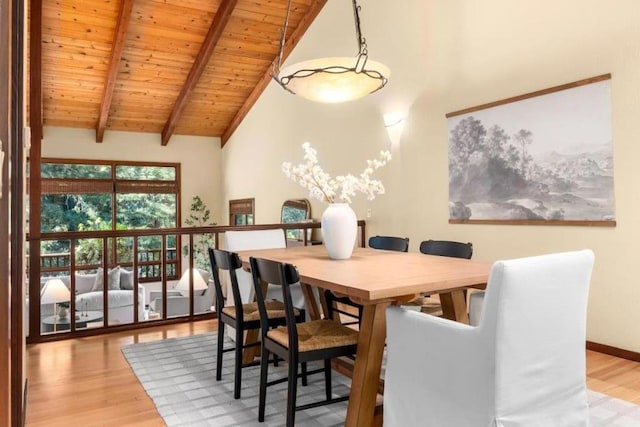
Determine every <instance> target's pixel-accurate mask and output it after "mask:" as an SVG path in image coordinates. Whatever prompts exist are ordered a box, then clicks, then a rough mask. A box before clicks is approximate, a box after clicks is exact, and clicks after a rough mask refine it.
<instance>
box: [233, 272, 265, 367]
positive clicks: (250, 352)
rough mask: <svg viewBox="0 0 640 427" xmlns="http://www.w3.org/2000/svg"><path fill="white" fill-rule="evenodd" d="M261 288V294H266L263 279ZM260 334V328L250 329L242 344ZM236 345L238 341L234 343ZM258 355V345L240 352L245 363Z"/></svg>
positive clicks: (248, 342) (256, 338) (252, 340)
mask: <svg viewBox="0 0 640 427" xmlns="http://www.w3.org/2000/svg"><path fill="white" fill-rule="evenodd" d="M260 286H261V288H262V295H267V288H268V287H269V284H268V283H267V282H265V281H262V282H261V283H260ZM259 336H260V329H250V330H248V331H246V332H245V333H244V345H247V344H251V343H254V342H256V341H258V337H259ZM236 345H238V343H236ZM258 356H260V346H258V345H256V346H253V347H249V348H246V349H245V350H244V351H243V352H242V364H243V365H246V364H248V363H251V362H253V361H254V360H255V358H256V357H258Z"/></svg>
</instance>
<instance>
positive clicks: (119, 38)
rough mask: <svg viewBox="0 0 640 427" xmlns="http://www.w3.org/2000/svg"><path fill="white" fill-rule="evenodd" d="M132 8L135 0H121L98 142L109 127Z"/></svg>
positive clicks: (100, 116)
mask: <svg viewBox="0 0 640 427" xmlns="http://www.w3.org/2000/svg"><path fill="white" fill-rule="evenodd" d="M132 9H133V0H121V3H120V12H119V13H118V22H117V24H116V31H115V34H114V37H113V48H112V50H111V57H110V58H109V71H107V80H106V82H105V84H104V94H103V95H102V103H101V104H100V113H99V115H98V126H97V127H96V142H102V140H103V138H104V131H105V129H106V127H107V119H108V118H109V109H110V108H111V100H112V99H113V90H114V88H115V86H116V79H117V78H118V69H119V68H120V58H121V57H122V50H123V48H124V43H125V39H126V35H127V28H128V27H129V22H130V21H131V10H132Z"/></svg>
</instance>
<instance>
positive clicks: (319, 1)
mask: <svg viewBox="0 0 640 427" xmlns="http://www.w3.org/2000/svg"><path fill="white" fill-rule="evenodd" d="M326 3H327V0H315V1H314V2H313V4H312V5H311V6H310V7H309V11H308V12H307V14H306V15H305V16H304V17H303V18H302V19H301V20H300V24H299V25H298V26H297V27H296V29H295V30H294V31H293V33H292V34H291V36H290V37H289V38H288V39H287V40H286V42H285V44H284V49H283V51H282V62H283V63H284V61H285V60H286V59H287V57H288V56H289V54H290V53H291V52H292V51H293V49H294V48H295V47H296V45H297V44H298V42H299V41H300V39H301V38H302V36H303V35H304V33H305V32H306V31H307V29H308V28H309V27H310V26H311V23H312V22H313V21H314V20H315V19H316V16H318V14H319V13H320V11H321V10H322V8H323V7H324V5H325V4H326ZM276 61H278V57H277V56H276V58H275V59H274V60H273V62H272V63H271V65H269V67H268V68H267V70H266V71H265V73H264V74H263V75H262V77H261V78H260V80H259V81H258V83H257V84H256V87H255V88H254V89H253V91H251V94H250V95H249V97H248V98H247V99H246V101H245V102H244V104H242V106H241V107H240V109H239V110H238V112H237V113H236V115H235V116H234V117H233V120H231V123H230V124H229V126H228V127H227V129H226V130H225V131H224V133H223V134H222V138H221V141H222V146H223V147H224V145H225V144H226V143H227V141H228V140H229V138H231V135H232V134H233V132H234V131H235V130H236V128H237V127H238V126H239V125H240V123H242V120H243V119H244V118H245V116H246V115H247V114H248V113H249V110H251V107H253V104H255V103H256V101H257V100H258V98H259V97H260V95H262V92H264V90H265V89H266V88H267V86H268V85H269V82H270V81H271V72H272V70H273V66H274V65H275V63H276Z"/></svg>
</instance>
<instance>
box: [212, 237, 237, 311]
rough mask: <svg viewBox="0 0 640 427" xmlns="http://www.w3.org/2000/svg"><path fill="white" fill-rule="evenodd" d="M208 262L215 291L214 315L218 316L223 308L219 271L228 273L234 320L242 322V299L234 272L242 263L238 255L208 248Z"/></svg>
mask: <svg viewBox="0 0 640 427" xmlns="http://www.w3.org/2000/svg"><path fill="white" fill-rule="evenodd" d="M209 261H210V262H211V272H212V274H211V275H212V276H213V284H214V286H215V289H216V313H218V316H219V315H220V313H221V312H222V308H223V307H224V296H223V293H222V283H221V282H220V274H219V270H225V271H228V272H229V278H230V282H231V294H232V297H233V305H234V307H235V308H236V318H237V319H238V321H240V322H241V321H242V297H241V295H240V289H239V286H238V277H237V275H236V270H237V269H239V268H242V261H241V260H240V257H239V256H238V254H236V253H234V252H228V251H223V250H220V249H214V248H209Z"/></svg>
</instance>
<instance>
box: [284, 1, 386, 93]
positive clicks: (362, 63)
mask: <svg viewBox="0 0 640 427" xmlns="http://www.w3.org/2000/svg"><path fill="white" fill-rule="evenodd" d="M291 3H292V0H288V2H287V12H286V15H285V20H284V26H283V28H282V33H281V34H280V46H279V48H280V50H279V52H278V56H277V57H276V60H274V62H273V66H272V67H273V69H272V77H273V79H274V80H275V81H276V82H277V83H278V84H279V85H280V86H281V87H282V88H283V89H284V90H286V91H287V92H290V93H292V94H294V95H299V96H301V97H303V98H306V99H309V100H312V101H318V102H325V103H338V102H345V101H351V100H354V99H358V98H361V97H363V96H366V95H368V94H370V93H373V92H376V91H378V90H380V89H382V88H383V87H384V86H385V85H386V84H387V81H388V78H389V74H390V71H389V68H387V67H386V66H385V65H384V64H381V63H379V62H376V61H373V60H369V57H368V54H369V52H368V48H367V40H366V38H365V37H364V36H363V35H362V30H361V28H360V10H361V8H360V6H359V5H358V2H357V0H352V5H353V19H354V24H355V29H356V42H357V44H358V53H357V55H356V57H355V58H353V57H351V58H346V57H327V58H318V59H313V60H308V61H303V62H300V63H296V64H293V65H289V66H288V67H286V68H285V69H281V66H282V58H283V55H284V46H285V39H286V36H287V29H288V27H289V17H290V13H291Z"/></svg>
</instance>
